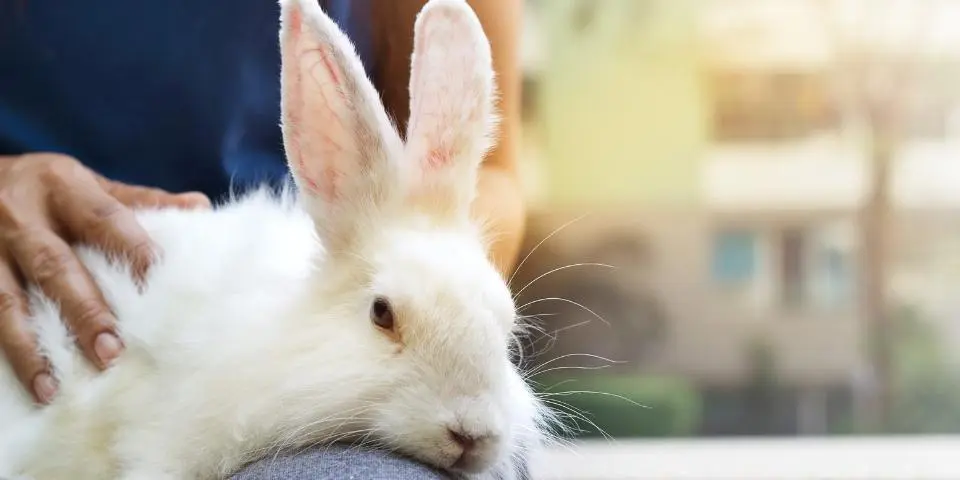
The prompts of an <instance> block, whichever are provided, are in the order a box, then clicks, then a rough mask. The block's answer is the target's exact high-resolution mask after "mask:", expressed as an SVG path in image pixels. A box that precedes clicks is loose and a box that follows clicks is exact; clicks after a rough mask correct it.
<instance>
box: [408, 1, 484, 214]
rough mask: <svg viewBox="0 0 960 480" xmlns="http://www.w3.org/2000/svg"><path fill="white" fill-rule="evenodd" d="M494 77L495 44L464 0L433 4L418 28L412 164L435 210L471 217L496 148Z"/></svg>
mask: <svg viewBox="0 0 960 480" xmlns="http://www.w3.org/2000/svg"><path fill="white" fill-rule="evenodd" d="M494 88H495V86H494V73H493V66H492V59H491V53H490V44H489V41H488V40H487V37H486V35H485V34H484V32H483V27H482V26H481V25H480V20H479V19H478V18H477V16H476V14H475V13H474V12H473V10H472V9H471V8H470V6H468V5H467V3H466V1H465V0H430V2H428V3H427V5H426V6H424V7H423V9H422V10H421V11H420V13H419V15H418V16H417V20H416V23H415V25H414V48H413V60H412V65H411V71H410V119H409V122H408V125H407V145H406V148H407V161H409V162H412V163H413V164H415V165H417V166H418V168H416V169H415V170H417V171H418V173H419V175H418V176H417V178H416V179H415V181H414V184H413V185H412V189H411V190H410V192H409V193H410V195H411V196H412V199H413V200H415V201H418V202H419V204H420V206H421V207H425V208H429V209H431V210H434V211H435V212H434V213H438V214H449V213H453V214H455V215H465V214H466V213H467V212H468V210H469V206H470V203H471V202H472V200H473V197H474V196H475V195H476V181H477V178H476V177H477V169H478V167H479V166H480V162H481V161H482V160H483V156H484V154H485V153H486V151H487V149H488V148H489V147H490V145H491V138H490V137H491V136H492V135H493V133H494V128H493V127H494V124H495V122H496V117H495V116H494V113H493V95H494Z"/></svg>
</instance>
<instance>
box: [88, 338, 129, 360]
mask: <svg viewBox="0 0 960 480" xmlns="http://www.w3.org/2000/svg"><path fill="white" fill-rule="evenodd" d="M121 350H123V344H121V343H120V339H119V338H117V336H116V335H114V334H112V333H101V334H100V335H97V339H96V340H95V341H94V342H93V351H94V352H96V353H97V357H98V358H100V362H101V363H103V365H104V366H107V365H110V362H112V361H114V360H115V359H116V358H117V357H118V356H119V355H120V351H121Z"/></svg>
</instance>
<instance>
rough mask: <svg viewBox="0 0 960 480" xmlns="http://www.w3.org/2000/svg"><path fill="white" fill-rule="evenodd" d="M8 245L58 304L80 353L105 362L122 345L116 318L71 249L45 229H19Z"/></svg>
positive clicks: (28, 275)
mask: <svg viewBox="0 0 960 480" xmlns="http://www.w3.org/2000/svg"><path fill="white" fill-rule="evenodd" d="M9 246H10V253H11V254H12V256H13V258H14V259H15V260H16V263H17V265H18V266H19V267H20V271H21V272H22V273H23V275H24V276H25V277H26V280H27V281H28V282H31V283H35V284H36V285H37V286H39V287H40V289H41V290H42V291H43V293H44V294H46V295H47V296H48V297H49V298H50V299H51V300H53V301H54V302H56V303H57V304H59V305H60V312H61V314H62V315H63V317H64V320H65V321H66V323H67V326H68V327H69V328H70V331H71V332H72V333H73V335H74V336H75V337H76V339H77V343H78V344H79V345H80V349H81V351H82V352H83V354H84V356H85V357H86V358H87V359H89V360H90V361H91V362H92V363H93V364H94V365H96V366H97V367H99V368H101V369H103V368H106V367H107V366H109V365H110V363H111V362H112V361H113V360H114V359H115V358H116V357H117V356H118V355H119V354H120V352H121V351H122V349H123V344H122V343H121V342H120V339H119V338H118V337H117V335H116V319H115V318H114V316H113V313H112V312H111V311H110V308H109V307H107V303H106V301H105V300H104V299H103V296H102V294H101V293H100V290H99V289H98V288H97V287H96V285H95V284H94V282H93V278H92V277H91V276H90V273H89V272H88V271H87V269H86V268H84V266H83V264H81V263H80V261H79V260H78V259H77V257H76V256H75V255H74V253H73V250H71V249H70V247H69V246H68V245H67V243H66V242H64V241H63V239H61V238H60V237H58V236H57V235H56V234H54V233H53V232H52V231H50V230H46V229H33V230H30V229H25V230H22V231H19V232H17V233H16V234H15V235H13V236H11V237H10V243H9Z"/></svg>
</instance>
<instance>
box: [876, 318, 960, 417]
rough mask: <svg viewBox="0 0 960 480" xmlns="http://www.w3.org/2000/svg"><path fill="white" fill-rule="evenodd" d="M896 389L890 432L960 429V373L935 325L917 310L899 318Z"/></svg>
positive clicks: (895, 361)
mask: <svg viewBox="0 0 960 480" xmlns="http://www.w3.org/2000/svg"><path fill="white" fill-rule="evenodd" d="M893 325H894V329H895V330H894V335H893V338H895V339H896V341H895V343H894V345H893V346H892V347H893V358H894V364H893V368H894V381H895V392H896V395H895V397H894V405H893V412H892V415H891V425H890V426H889V430H890V433H958V432H960V375H958V374H957V372H956V371H954V370H952V369H951V368H950V366H949V365H948V363H947V362H946V355H945V354H944V351H943V345H942V344H941V342H940V339H939V338H938V336H937V332H936V331H935V329H934V328H932V326H931V325H930V324H929V323H928V322H926V321H924V319H923V318H922V317H921V316H920V315H919V313H918V312H916V311H915V310H912V309H909V308H904V309H901V310H900V311H899V312H898V314H897V316H896V317H895V321H894V323H893Z"/></svg>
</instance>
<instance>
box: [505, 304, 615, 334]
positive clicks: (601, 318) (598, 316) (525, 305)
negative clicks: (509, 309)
mask: <svg viewBox="0 0 960 480" xmlns="http://www.w3.org/2000/svg"><path fill="white" fill-rule="evenodd" d="M548 301H557V302H565V303H569V304H571V305H576V306H578V307H580V308H582V309H583V310H585V311H586V312H587V313H589V314H591V315H593V316H594V318H596V319H597V320H600V321H601V322H603V323H604V324H606V325H607V326H608V327H609V326H611V325H610V322H608V321H607V320H606V319H604V318H603V317H601V316H600V315H598V314H597V312H594V311H593V310H590V309H589V308H587V307H586V306H585V305H583V304H582V303H579V302H575V301H573V300H570V299H569V298H563V297H546V298H538V299H536V300H531V301H529V302H527V303H525V304H524V305H523V306H522V307H520V308H519V310H523V309H525V308H527V307H529V306H530V305H534V304H537V303H540V302H548Z"/></svg>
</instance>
